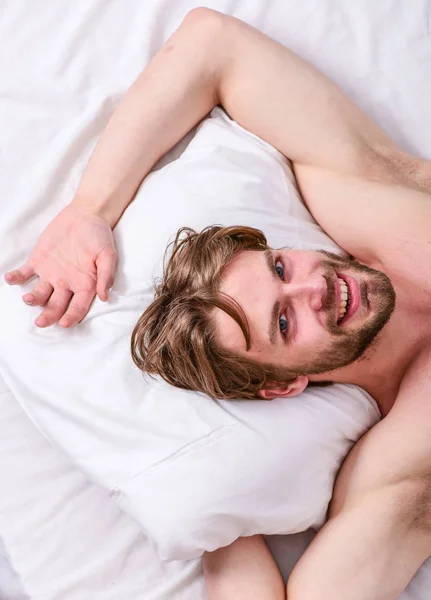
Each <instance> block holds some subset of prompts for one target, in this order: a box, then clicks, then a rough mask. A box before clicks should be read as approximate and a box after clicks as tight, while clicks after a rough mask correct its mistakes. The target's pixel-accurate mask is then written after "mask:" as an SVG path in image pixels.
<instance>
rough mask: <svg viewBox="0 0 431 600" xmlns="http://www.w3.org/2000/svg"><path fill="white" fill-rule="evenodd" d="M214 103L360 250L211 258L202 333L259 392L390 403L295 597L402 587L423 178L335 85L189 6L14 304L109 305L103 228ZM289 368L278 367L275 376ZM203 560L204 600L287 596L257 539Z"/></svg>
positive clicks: (430, 210)
mask: <svg viewBox="0 0 431 600" xmlns="http://www.w3.org/2000/svg"><path fill="white" fill-rule="evenodd" d="M196 48H198V49H199V51H196ZM218 103H221V104H222V105H223V106H224V108H225V109H226V110H227V112H228V113H229V114H230V115H231V116H232V117H233V118H234V119H235V120H237V121H238V122H239V123H240V124H241V125H243V126H244V127H246V128H247V129H249V130H251V131H252V132H254V133H256V134H257V135H259V136H260V137H262V138H263V139H265V140H267V141H268V142H269V143H271V144H273V145H274V146H275V147H277V148H278V149H279V150H280V151H281V152H283V153H284V154H285V155H286V156H288V157H289V158H290V159H291V160H292V161H293V163H294V168H295V173H296V176H297V178H298V183H299V185H300V188H301V191H302V193H303V195H304V198H305V201H306V203H307V205H308V207H309V208H310V210H311V211H312V213H313V215H314V216H315V218H316V219H317V220H318V221H319V222H320V223H321V225H322V226H323V227H324V228H325V230H326V231H327V232H328V233H329V234H330V235H331V236H332V237H333V238H334V239H335V240H336V241H337V242H338V243H339V244H340V245H341V246H343V247H344V248H345V249H346V250H347V251H348V252H349V253H350V254H351V255H352V256H354V257H355V258H356V259H357V261H358V262H356V263H349V262H347V263H340V262H339V261H338V259H336V258H335V257H332V256H325V255H322V254H321V253H300V252H298V251H290V250H281V251H277V252H274V251H271V250H270V249H268V248H266V247H265V242H264V238H261V242H260V245H259V243H257V246H256V247H255V248H254V249H253V250H251V251H239V252H238V253H235V255H234V256H233V257H232V260H231V262H229V264H227V265H226V267H225V268H223V269H221V270H220V277H219V280H218V281H217V282H216V284H217V285H218V286H219V289H218V292H219V297H220V298H222V299H224V303H223V302H220V303H219V304H220V306H219V307H218V308H217V307H216V308H215V309H212V312H211V314H212V316H213V320H212V323H213V329H212V332H213V339H212V343H213V345H215V346H218V347H219V348H220V349H221V350H220V351H222V352H225V353H230V355H234V356H235V357H236V359H237V360H240V361H250V360H251V361H252V362H253V364H255V365H256V364H257V365H260V366H261V368H262V365H263V370H264V371H265V372H266V369H267V368H268V369H269V371H270V377H266V379H265V381H264V383H265V385H263V387H262V388H261V389H260V390H259V393H260V395H261V396H263V397H267V398H271V397H273V396H274V395H277V396H280V395H292V394H295V393H298V392H300V391H301V390H302V389H303V388H304V387H305V385H307V383H308V381H310V382H314V383H319V382H321V381H326V380H330V381H341V382H342V381H347V382H350V383H357V384H359V385H362V386H363V387H364V388H365V389H367V390H368V391H369V392H370V393H371V394H372V395H373V396H374V397H375V398H376V400H377V402H378V403H379V406H380V409H381V411H382V413H383V414H384V415H387V416H385V418H384V419H383V420H382V421H381V422H380V423H379V424H378V425H376V426H375V427H374V428H373V429H372V430H371V431H370V432H369V433H368V434H367V435H366V436H364V438H363V439H362V440H361V441H360V442H359V443H358V444H357V445H356V446H355V448H354V450H353V451H352V452H351V454H350V455H349V457H348V459H347V460H346V462H345V464H344V465H343V467H342V469H341V472H340V475H339V477H338V480H337V485H336V489H335V492H334V500H333V503H332V507H331V514H330V520H329V521H328V523H327V524H326V525H325V527H324V528H323V529H322V531H321V532H320V533H319V534H318V536H317V537H316V539H315V540H314V541H313V543H312V544H311V546H310V548H309V549H308V550H307V552H306V553H305V554H304V556H303V558H302V559H301V560H300V562H299V563H298V565H297V567H296V568H295V570H294V572H293V574H292V576H291V578H290V581H289V584H288V590H287V595H288V598H289V600H297V599H299V600H317V599H326V598H331V600H337V599H343V600H356V599H364V600H365V599H366V600H380V599H381V600H383V599H385V600H387V599H392V598H397V597H398V595H399V594H400V593H401V591H402V590H403V589H404V588H405V586H406V585H407V584H408V582H409V581H410V579H411V578H412V576H413V575H414V573H415V571H416V570H417V569H418V567H419V566H420V565H421V564H422V563H423V561H424V560H425V559H426V558H427V557H428V556H430V555H431V520H430V498H431V495H430V489H431V488H430V472H431V468H430V467H431V459H430V456H431V435H430V434H431V431H430V428H431V425H430V424H429V423H430V422H431V420H430V416H431V414H430V413H431V405H430V400H429V398H430V392H431V381H430V375H429V372H430V362H431V320H430V318H429V316H430V308H429V306H430V304H429V299H430V294H431V286H430V284H429V283H428V280H429V277H428V272H427V265H428V264H429V260H430V258H431V256H430V253H431V240H430V224H431V204H430V202H429V200H430V197H429V195H428V193H427V192H428V191H430V189H431V173H430V166H429V163H428V162H427V161H425V160H421V159H418V158H415V157H412V156H410V155H408V154H406V153H405V152H403V151H402V150H400V149H399V148H397V147H396V145H395V144H394V143H393V142H392V141H391V140H389V139H388V138H387V137H386V136H385V134H384V133H383V132H382V131H381V130H380V129H379V128H378V127H377V125H375V124H374V123H373V122H371V121H370V120H369V119H368V118H367V117H366V116H365V115H364V114H363V113H362V112H361V111H360V110H359V109H358V108H357V107H356V106H354V105H353V104H352V103H351V102H350V101H349V100H348V99H347V98H346V97H345V96H344V95H343V93H342V92H341V91H340V90H339V89H338V88H337V87H336V86H335V85H333V84H332V83H330V82H329V81H328V80H327V79H326V78H325V77H323V76H322V75H321V74H319V73H318V72H316V71H315V70H314V69H313V68H312V67H311V66H309V65H307V64H306V63H304V62H303V61H301V60H300V59H299V58H298V57H296V56H295V55H294V54H292V53H291V52H290V51H289V50H288V49H286V48H284V47H283V46H280V45H279V44H277V43H276V42H274V41H272V40H270V39H269V38H267V37H266V36H264V35H262V34H261V33H259V32H257V31H255V30H254V29H252V28H250V27H249V26H247V25H245V24H244V23H241V22H240V21H238V20H236V19H234V18H231V17H226V16H223V15H220V14H218V13H216V12H214V11H210V10H208V9H196V10H194V11H192V12H191V13H189V14H188V15H187V17H186V19H185V20H184V22H183V24H182V25H181V26H180V28H179V29H178V31H177V32H176V33H175V34H174V35H173V36H172V38H171V39H170V40H169V41H168V42H167V44H166V45H165V46H164V47H163V48H162V50H161V51H160V52H159V54H158V55H157V56H156V57H155V58H154V59H153V60H152V61H151V63H150V64H149V66H148V67H147V69H145V71H144V72H143V73H142V75H141V76H140V77H139V78H138V80H137V81H136V83H135V84H134V86H133V87H132V88H131V90H130V91H129V92H128V94H127V95H126V96H125V98H124V100H123V101H122V103H121V104H120V106H119V107H118V109H117V111H116V112H115V113H114V115H113V117H112V119H111V121H110V123H109V124H108V127H107V128H106V130H105V132H104V134H103V135H102V137H101V140H100V142H99V144H98V147H97V148H96V150H95V153H94V155H93V157H92V158H91V160H90V163H89V165H88V167H87V170H86V172H85V174H84V176H83V179H82V182H81V184H80V187H79V189H78V191H77V194H76V196H75V198H74V200H73V202H72V203H71V204H70V205H69V206H67V207H66V208H65V209H64V210H63V211H62V212H61V213H60V214H59V215H58V216H57V217H56V219H54V221H53V222H52V223H51V224H50V225H49V226H48V228H47V230H46V231H45V232H44V233H43V234H42V236H41V238H40V239H39V241H38V244H37V245H36V248H35V250H34V251H33V253H32V254H31V256H30V258H29V260H28V261H27V263H26V264H25V265H23V267H21V269H18V270H17V271H14V272H11V273H9V274H7V275H6V278H7V280H8V281H9V282H10V283H23V282H25V281H27V280H28V279H30V278H31V277H32V276H34V275H38V276H39V281H38V283H37V284H36V286H35V288H34V289H33V291H32V292H31V293H30V294H27V295H25V296H24V300H25V301H27V302H28V303H29V304H33V305H41V306H42V305H44V306H45V308H44V310H43V312H42V314H41V315H40V316H39V317H38V319H37V322H36V323H37V325H38V326H41V327H43V326H48V325H51V324H53V323H54V322H56V321H58V322H59V324H60V325H61V326H65V327H68V326H71V325H73V324H75V323H77V322H78V321H79V320H80V319H82V318H83V316H85V314H86V312H87V310H88V308H89V306H90V303H91V301H92V299H93V297H94V295H95V293H96V291H97V293H98V295H99V297H100V298H101V299H102V300H106V299H107V292H108V289H109V287H110V285H111V283H112V280H113V276H114V269H115V249H114V246H113V241H112V233H111V228H112V227H114V226H115V224H116V222H117V221H118V219H119V218H120V217H121V214H122V212H123V211H124V209H125V208H126V207H127V205H128V204H129V202H130V201H131V199H132V197H133V195H134V193H135V191H136V189H137V187H138V186H139V184H140V182H141V181H142V179H143V178H144V177H145V175H146V174H147V173H148V172H149V170H150V169H151V167H152V166H153V165H154V164H155V162H156V161H157V160H158V158H159V157H160V156H162V155H163V154H164V153H165V152H166V151H167V150H168V149H169V148H170V147H172V146H173V145H174V144H175V143H176V141H177V140H179V139H180V138H181V137H182V136H183V135H184V134H185V133H186V132H187V131H188V130H189V129H190V128H191V127H192V126H193V125H194V124H195V123H196V122H198V121H199V120H200V119H201V118H203V117H204V116H205V115H206V114H208V112H209V111H210V110H211V109H212V108H213V106H214V105H216V104H218ZM209 231H211V230H209ZM212 231H213V232H214V231H215V230H212ZM216 233H217V232H216ZM222 233H226V232H222ZM249 233H250V232H249ZM247 235H248V234H246V233H244V232H243V233H242V234H240V235H239V238H241V239H242V240H243V239H244V237H247ZM253 235H255V236H257V238H259V235H261V234H259V232H254V233H253V234H251V237H252V236H253ZM190 236H193V234H190ZM178 248H179V251H181V242H180V241H179V242H178ZM223 266H225V265H223ZM251 281H253V282H255V283H256V284H257V282H258V283H259V285H260V290H264V292H261V293H260V295H259V297H258V296H257V295H256V285H253V284H251V283H250V282H251ZM167 283H169V278H168V279H167V281H165V285H167ZM210 288H211V286H210ZM210 291H211V293H212V297H210V300H211V301H212V302H213V304H215V300H217V299H216V298H215V297H214V291H215V289H214V287H213V288H211V289H210ZM394 293H395V294H396V307H395V309H394V310H393V308H394V306H393V305H394V299H395V294H394ZM344 296H345V298H344ZM229 298H230V299H229ZM344 301H345V302H346V306H344V305H343V302H344ZM156 302H157V300H156ZM347 302H349V307H348V308H347ZM220 308H221V309H222V310H220ZM345 308H347V312H346V313H344V309H345ZM226 311H227V312H226ZM229 311H230V314H228V313H229ZM391 313H392V316H391ZM247 328H248V329H247ZM373 340H374V342H373V346H372V360H370V357H369V356H368V353H369V349H368V350H367V347H368V348H369V344H370V343H371V342H372V341H373ZM210 341H211V340H210ZM358 357H361V359H360V360H359V361H358V360H356V359H357V358H358ZM352 361H353V362H352ZM243 364H244V363H243ZM283 369H287V370H288V371H289V377H287V378H286V379H283V378H281V380H277V377H276V375H277V374H279V373H281V372H282V371H283ZM322 369H323V371H322ZM195 370H196V368H195ZM189 371H190V369H189ZM251 383H253V381H252V382H251ZM266 384H268V385H266ZM204 568H205V573H206V578H207V584H208V590H209V595H210V598H211V599H217V598H219V599H223V598H229V600H234V599H237V600H240V599H242V598H244V599H245V598H247V599H250V598H259V600H265V599H272V600H277V599H282V598H285V595H286V592H285V589H284V585H283V583H282V580H281V577H280V575H279V573H278V571H277V569H276V567H275V564H274V562H273V560H272V557H271V556H270V554H269V552H268V550H267V549H266V546H265V545H264V543H263V541H262V539H260V538H259V537H257V538H250V539H241V540H238V541H237V542H235V543H234V544H233V545H232V546H231V547H229V548H227V549H222V550H219V551H217V552H215V553H213V554H211V555H207V556H206V557H205V558H204Z"/></svg>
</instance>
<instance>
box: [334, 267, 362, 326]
mask: <svg viewBox="0 0 431 600" xmlns="http://www.w3.org/2000/svg"><path fill="white" fill-rule="evenodd" d="M336 292H337V293H336V305H337V315H338V318H337V325H339V326H340V327H342V326H343V325H345V324H346V323H347V321H350V319H351V317H352V316H353V315H354V314H355V313H356V311H357V309H358V307H359V303H360V293H359V284H358V282H357V281H356V280H355V279H353V278H351V277H349V276H347V275H341V274H340V273H337V285H336Z"/></svg>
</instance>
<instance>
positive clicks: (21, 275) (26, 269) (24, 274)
mask: <svg viewBox="0 0 431 600" xmlns="http://www.w3.org/2000/svg"><path fill="white" fill-rule="evenodd" d="M35 275H36V273H35V272H34V270H33V268H32V267H30V265H28V264H27V263H24V264H23V265H22V267H20V268H19V269H14V270H13V271H8V272H7V273H6V274H5V276H4V278H5V281H6V282H7V283H9V284H10V285H22V284H23V283H26V282H27V281H28V280H29V279H31V278H32V277H34V276H35Z"/></svg>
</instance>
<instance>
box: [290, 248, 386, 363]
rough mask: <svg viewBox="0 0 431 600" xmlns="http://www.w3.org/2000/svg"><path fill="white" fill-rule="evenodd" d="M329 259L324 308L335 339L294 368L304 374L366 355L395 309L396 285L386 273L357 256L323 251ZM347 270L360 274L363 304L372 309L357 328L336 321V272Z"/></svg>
mask: <svg viewBox="0 0 431 600" xmlns="http://www.w3.org/2000/svg"><path fill="white" fill-rule="evenodd" d="M320 253H321V254H323V255H324V256H325V257H326V258H329V260H326V261H325V262H324V263H323V266H324V269H325V273H324V278H325V280H326V283H327V287H328V293H327V295H326V299H325V303H324V306H323V308H324V310H325V312H326V317H327V328H328V331H329V333H330V334H331V337H332V340H331V342H330V343H329V345H325V347H322V348H318V349H316V354H317V355H318V358H317V359H315V360H313V361H309V362H308V363H307V364H305V363H304V364H302V365H299V366H298V367H297V368H296V369H295V371H296V372H297V373H298V374H303V375H318V374H321V373H326V372H330V371H335V370H336V369H340V368H342V367H346V366H347V365H350V364H352V363H353V362H355V361H357V360H359V359H360V358H361V357H364V354H365V352H366V350H368V349H369V348H370V347H371V345H372V343H373V342H374V341H375V339H376V337H377V335H378V334H379V333H380V331H381V330H382V329H383V327H384V326H385V325H386V323H387V322H388V321H389V319H390V317H391V315H392V313H393V311H394V308H395V301H396V295H395V290H394V287H393V285H392V283H391V281H390V279H389V277H387V275H385V274H384V273H383V272H382V271H377V270H376V269H372V268H371V267H367V266H366V265H363V264H361V263H359V262H358V261H356V260H354V259H344V258H342V257H340V256H338V255H337V254H333V253H332V252H327V251H326V250H320ZM337 270H338V271H341V270H344V271H346V272H347V273H348V274H349V275H355V274H357V275H360V277H359V278H358V283H359V287H360V293H361V307H362V306H364V307H366V308H367V311H370V310H371V311H372V313H373V314H372V315H371V316H370V317H369V318H368V319H367V320H366V322H365V323H363V324H362V325H361V326H360V327H358V328H354V327H352V328H350V326H349V325H346V327H344V328H343V327H340V325H338V324H337V314H338V307H337V306H336V285H338V280H337V275H336V271H337Z"/></svg>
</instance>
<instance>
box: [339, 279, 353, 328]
mask: <svg viewBox="0 0 431 600" xmlns="http://www.w3.org/2000/svg"><path fill="white" fill-rule="evenodd" d="M337 280H338V284H339V289H340V307H339V315H338V321H337V323H341V321H342V320H343V318H344V317H345V315H346V312H347V309H348V308H349V306H350V293H349V288H348V287H347V283H346V282H345V281H344V279H341V278H340V277H337Z"/></svg>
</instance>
